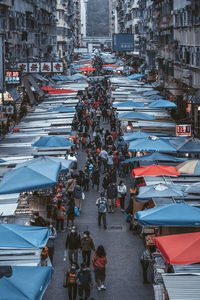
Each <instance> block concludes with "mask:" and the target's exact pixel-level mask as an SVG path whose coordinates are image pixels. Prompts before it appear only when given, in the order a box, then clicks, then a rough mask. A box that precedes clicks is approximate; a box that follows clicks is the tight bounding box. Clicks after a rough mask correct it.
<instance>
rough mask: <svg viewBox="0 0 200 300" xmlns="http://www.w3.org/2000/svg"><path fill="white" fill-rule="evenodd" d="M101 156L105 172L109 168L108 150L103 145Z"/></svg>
mask: <svg viewBox="0 0 200 300" xmlns="http://www.w3.org/2000/svg"><path fill="white" fill-rule="evenodd" d="M99 156H100V158H101V162H102V165H103V173H105V172H106V170H107V160H108V152H107V151H106V149H105V147H103V149H102V150H101V152H100V154H99Z"/></svg>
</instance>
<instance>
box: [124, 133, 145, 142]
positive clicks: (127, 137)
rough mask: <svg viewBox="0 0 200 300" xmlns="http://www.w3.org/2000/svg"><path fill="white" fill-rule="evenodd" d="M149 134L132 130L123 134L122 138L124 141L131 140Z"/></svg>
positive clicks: (142, 137)
mask: <svg viewBox="0 0 200 300" xmlns="http://www.w3.org/2000/svg"><path fill="white" fill-rule="evenodd" d="M150 135H151V134H150V133H146V132H143V131H136V132H133V133H130V134H126V135H123V136H122V138H123V140H124V141H126V142H128V141H133V140H136V139H144V138H147V137H149V136H150Z"/></svg>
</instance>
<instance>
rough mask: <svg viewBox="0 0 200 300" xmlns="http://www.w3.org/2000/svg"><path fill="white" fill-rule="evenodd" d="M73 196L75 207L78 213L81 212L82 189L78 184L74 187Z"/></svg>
mask: <svg viewBox="0 0 200 300" xmlns="http://www.w3.org/2000/svg"><path fill="white" fill-rule="evenodd" d="M73 194H74V200H75V206H77V207H78V209H79V211H80V212H81V209H82V194H83V189H82V187H81V186H80V185H79V184H78V183H77V184H76V185H75V187H74V193H73Z"/></svg>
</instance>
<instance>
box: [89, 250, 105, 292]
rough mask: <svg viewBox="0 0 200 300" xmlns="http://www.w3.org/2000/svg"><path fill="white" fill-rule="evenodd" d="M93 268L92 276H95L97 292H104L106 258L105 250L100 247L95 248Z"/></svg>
mask: <svg viewBox="0 0 200 300" xmlns="http://www.w3.org/2000/svg"><path fill="white" fill-rule="evenodd" d="M92 263H93V267H94V274H95V281H96V283H97V286H98V287H97V289H98V291H102V290H105V289H106V287H105V285H104V282H105V277H106V264H107V257H106V252H105V249H104V247H103V246H102V245H100V246H99V247H98V248H97V251H96V252H95V254H94V256H93V260H92Z"/></svg>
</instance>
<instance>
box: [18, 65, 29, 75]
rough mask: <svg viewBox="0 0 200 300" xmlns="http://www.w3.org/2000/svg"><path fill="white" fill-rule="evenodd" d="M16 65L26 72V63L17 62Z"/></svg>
mask: <svg viewBox="0 0 200 300" xmlns="http://www.w3.org/2000/svg"><path fill="white" fill-rule="evenodd" d="M17 67H18V68H19V69H20V70H21V71H22V72H24V73H27V72H28V63H18V64H17Z"/></svg>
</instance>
